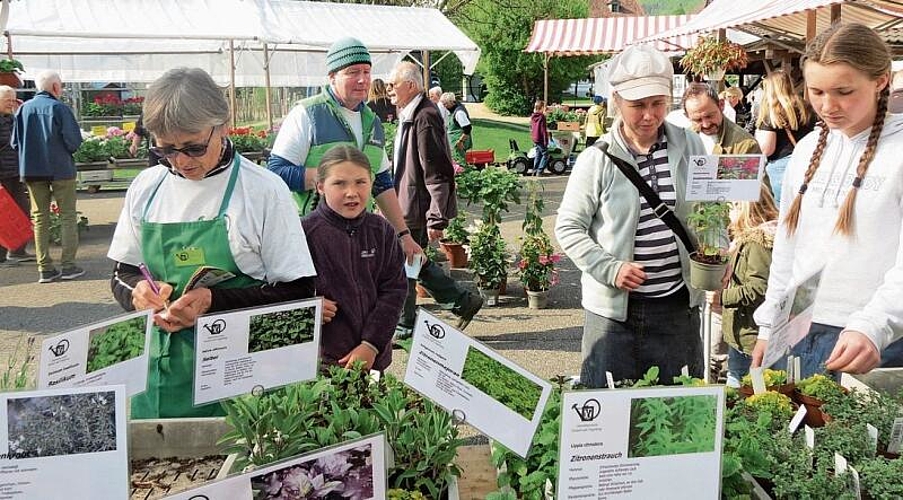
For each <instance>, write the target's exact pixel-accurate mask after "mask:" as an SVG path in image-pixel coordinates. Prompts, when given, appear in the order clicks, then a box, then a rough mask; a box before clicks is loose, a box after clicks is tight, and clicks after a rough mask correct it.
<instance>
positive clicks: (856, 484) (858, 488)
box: [850, 467, 862, 500]
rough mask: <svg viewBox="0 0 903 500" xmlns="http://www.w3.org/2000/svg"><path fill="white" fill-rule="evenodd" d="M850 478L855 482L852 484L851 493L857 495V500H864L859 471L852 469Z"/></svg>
mask: <svg viewBox="0 0 903 500" xmlns="http://www.w3.org/2000/svg"><path fill="white" fill-rule="evenodd" d="M850 476H851V477H852V478H853V481H851V482H850V491H851V492H852V493H855V494H856V500H862V485H861V484H860V482H859V471H857V470H856V469H854V468H853V467H850Z"/></svg>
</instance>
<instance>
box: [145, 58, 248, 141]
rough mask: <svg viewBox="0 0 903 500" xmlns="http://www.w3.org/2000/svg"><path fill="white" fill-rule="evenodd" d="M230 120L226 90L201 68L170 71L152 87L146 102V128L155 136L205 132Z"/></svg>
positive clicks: (149, 89) (149, 88)
mask: <svg viewBox="0 0 903 500" xmlns="http://www.w3.org/2000/svg"><path fill="white" fill-rule="evenodd" d="M230 117H231V114H230V112H229V103H228V102H226V98H225V96H223V91H222V89H220V88H219V87H218V86H217V85H216V82H214V81H213V78H211V77H210V75H208V74H207V72H206V71H204V70H202V69H200V68H176V69H171V70H169V71H167V72H166V73H164V74H163V76H161V77H160V78H158V79H157V80H155V81H154V83H152V84H151V85H150V87H148V89H147V96H146V97H145V99H144V127H145V128H146V129H147V130H148V131H150V132H151V133H152V134H154V135H163V136H166V135H171V134H175V133H182V132H187V133H196V132H201V131H203V130H204V129H207V128H209V127H218V126H220V125H222V124H224V123H227V122H228V121H229V119H230Z"/></svg>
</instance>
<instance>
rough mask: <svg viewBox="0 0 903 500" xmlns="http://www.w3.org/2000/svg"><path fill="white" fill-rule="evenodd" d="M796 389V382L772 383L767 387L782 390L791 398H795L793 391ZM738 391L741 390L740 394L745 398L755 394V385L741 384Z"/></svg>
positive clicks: (772, 389)
mask: <svg viewBox="0 0 903 500" xmlns="http://www.w3.org/2000/svg"><path fill="white" fill-rule="evenodd" d="M795 389H796V384H784V385H770V386H768V387H766V388H765V390H766V391H769V392H780V393H781V394H783V395H785V396H787V397H790V399H793V391H794V390H795ZM738 391H740V394H741V395H742V396H743V397H744V398H748V397H750V396H752V395H753V394H755V391H753V387H752V386H751V385H741V386H740V389H738Z"/></svg>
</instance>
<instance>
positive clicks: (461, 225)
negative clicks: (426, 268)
mask: <svg viewBox="0 0 903 500" xmlns="http://www.w3.org/2000/svg"><path fill="white" fill-rule="evenodd" d="M467 217H468V215H467V212H466V211H464V210H460V211H459V212H458V215H456V216H455V217H454V218H453V219H452V220H450V221H448V226H447V227H446V228H445V231H444V238H443V240H442V242H443V243H457V244H459V245H466V244H467V238H468V236H469V234H468V232H467Z"/></svg>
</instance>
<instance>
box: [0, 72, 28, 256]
mask: <svg viewBox="0 0 903 500" xmlns="http://www.w3.org/2000/svg"><path fill="white" fill-rule="evenodd" d="M18 108H19V100H18V99H17V98H16V89H14V88H12V87H10V86H7V85H0V185H2V186H3V189H5V190H6V192H7V193H9V195H10V196H12V198H13V199H14V200H16V205H18V206H19V208H21V209H22V211H23V212H25V213H26V214H27V213H28V191H27V190H26V189H25V184H22V181H20V180H19V156H18V155H17V154H16V150H15V149H13V147H12V146H10V144H9V139H10V136H12V133H13V114H14V113H15V112H16V109H18ZM34 259H35V256H34V255H31V254H29V253H27V252H25V245H22V247H21V248H3V247H2V246H0V267H11V266H18V265H19V263H20V262H29V261H33V260H34Z"/></svg>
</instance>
